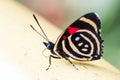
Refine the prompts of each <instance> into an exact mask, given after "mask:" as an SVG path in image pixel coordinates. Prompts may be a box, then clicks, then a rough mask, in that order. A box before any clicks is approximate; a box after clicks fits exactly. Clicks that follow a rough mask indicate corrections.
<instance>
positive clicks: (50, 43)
mask: <svg viewBox="0 0 120 80" xmlns="http://www.w3.org/2000/svg"><path fill="white" fill-rule="evenodd" d="M43 44H44V45H45V46H46V47H47V49H49V50H52V49H53V47H54V44H53V43H52V42H43Z"/></svg>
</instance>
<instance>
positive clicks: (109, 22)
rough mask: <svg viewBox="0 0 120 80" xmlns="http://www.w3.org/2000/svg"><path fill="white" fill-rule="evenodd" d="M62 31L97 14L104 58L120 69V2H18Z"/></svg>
mask: <svg viewBox="0 0 120 80" xmlns="http://www.w3.org/2000/svg"><path fill="white" fill-rule="evenodd" d="M17 1H19V2H20V3H22V4H24V5H25V6H27V7H28V8H30V9H32V10H33V11H35V12H37V13H38V14H40V15H42V16H43V17H45V18H46V19H47V20H49V21H50V22H52V23H53V24H54V25H56V26H58V27H59V28H61V29H64V28H67V26H68V25H69V24H71V23H72V22H73V21H74V20H76V19H77V18H79V17H80V16H82V15H84V14H86V13H89V12H96V13H98V14H99V16H100V18H101V22H102V24H101V27H102V37H103V39H104V54H103V57H104V59H106V60H107V61H109V62H110V63H111V64H113V65H114V66H116V67H117V68H119V69H120V61H119V60H120V0H99V1H98V0H71V1H70V0H17Z"/></svg>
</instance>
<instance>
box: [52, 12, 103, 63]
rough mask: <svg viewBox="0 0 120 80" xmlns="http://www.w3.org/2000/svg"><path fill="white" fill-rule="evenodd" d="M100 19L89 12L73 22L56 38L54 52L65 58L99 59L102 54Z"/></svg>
mask: <svg viewBox="0 0 120 80" xmlns="http://www.w3.org/2000/svg"><path fill="white" fill-rule="evenodd" d="M100 29H101V25H100V19H99V17H98V15H97V14H96V13H88V14H86V15H84V16H82V17H80V18H79V19H77V20H76V21H75V22H74V23H72V24H71V25H70V26H69V27H68V28H67V29H66V30H65V31H64V32H63V33H62V34H61V35H60V36H59V38H58V39H57V40H56V43H55V45H54V48H53V52H54V53H55V54H57V55H58V56H61V57H63V58H65V57H71V58H73V59H75V60H84V61H90V60H97V59H100V57H101V56H102V53H103V51H102V46H103V45H102V42H103V41H102V38H101V32H100V31H101V30H100Z"/></svg>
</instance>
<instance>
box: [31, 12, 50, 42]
mask: <svg viewBox="0 0 120 80" xmlns="http://www.w3.org/2000/svg"><path fill="white" fill-rule="evenodd" d="M33 17H34V19H35V21H36V22H37V24H38V26H39V28H40V30H41V31H42V33H43V35H44V36H43V35H41V34H40V33H39V32H38V31H37V30H36V29H35V28H34V27H33V26H32V25H30V27H31V28H32V29H33V30H34V31H35V32H36V33H38V34H39V35H40V36H41V37H43V38H44V39H45V40H46V41H48V42H49V39H48V37H47V36H46V34H45V32H44V30H43V29H42V27H41V26H40V24H39V22H38V20H37V18H36V16H35V15H34V14H33Z"/></svg>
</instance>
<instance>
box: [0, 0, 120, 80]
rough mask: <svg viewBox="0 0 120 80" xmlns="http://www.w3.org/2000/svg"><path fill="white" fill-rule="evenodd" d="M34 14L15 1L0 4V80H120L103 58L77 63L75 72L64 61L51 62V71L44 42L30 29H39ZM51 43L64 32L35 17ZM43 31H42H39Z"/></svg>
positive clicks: (119, 75)
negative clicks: (32, 27) (31, 26)
mask: <svg viewBox="0 0 120 80" xmlns="http://www.w3.org/2000/svg"><path fill="white" fill-rule="evenodd" d="M33 13H34V12H32V11H30V10H29V9H27V8H25V7H24V6H22V5H21V4H19V3H17V2H15V1H13V0H1V1H0V80H8V79H9V80H10V79H11V80H21V79H22V80H120V71H119V70H118V69H116V68H115V67H114V66H112V65H111V64H109V63H108V62H107V61H105V60H104V59H101V60H97V61H92V62H84V63H83V62H75V61H74V64H75V65H76V67H77V68H78V69H79V70H76V69H75V68H74V67H73V66H72V65H71V64H70V63H69V62H67V61H66V60H64V59H60V60H59V59H58V60H56V59H52V65H51V67H50V69H49V70H48V71H46V70H45V69H46V68H47V67H48V61H49V60H48V56H49V55H50V54H51V53H50V52H49V51H48V50H46V51H44V53H43V54H44V55H45V56H47V57H45V56H44V55H43V54H42V51H43V50H44V49H45V46H44V45H43V43H42V42H43V41H44V39H42V38H41V37H40V36H39V35H38V34H36V33H35V32H34V31H33V30H32V29H31V28H30V26H29V25H30V24H32V25H33V26H34V27H35V28H36V29H37V30H39V28H38V26H37V24H36V22H35V20H34V19H33V16H32V14H33ZM36 16H37V18H38V20H39V22H40V24H41V26H42V27H43V29H44V31H45V32H46V34H47V35H48V37H49V39H50V40H51V41H53V42H54V41H55V40H56V38H57V37H58V35H59V34H60V33H61V30H59V29H57V28H56V27H55V26H54V25H52V24H50V23H49V22H47V21H46V20H44V19H43V18H42V17H40V16H38V15H36ZM39 31H40V30H39Z"/></svg>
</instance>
